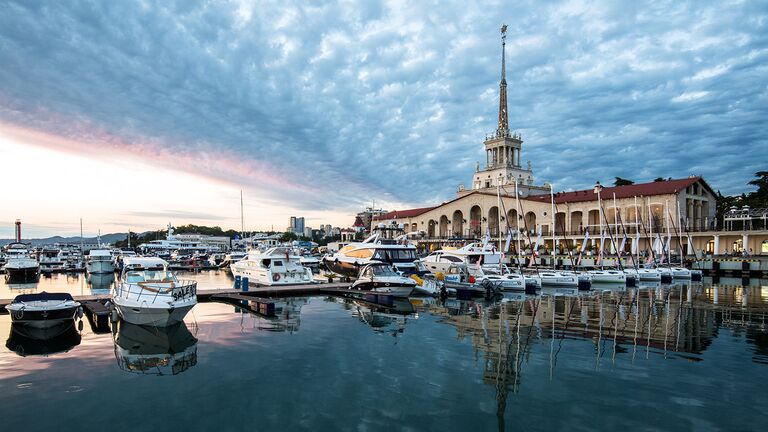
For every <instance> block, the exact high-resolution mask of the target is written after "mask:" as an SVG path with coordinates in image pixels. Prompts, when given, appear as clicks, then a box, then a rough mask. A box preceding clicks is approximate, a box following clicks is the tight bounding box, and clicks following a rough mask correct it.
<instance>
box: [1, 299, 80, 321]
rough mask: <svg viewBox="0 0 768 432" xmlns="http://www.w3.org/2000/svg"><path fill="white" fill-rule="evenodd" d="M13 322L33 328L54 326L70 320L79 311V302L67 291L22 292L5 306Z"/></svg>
mask: <svg viewBox="0 0 768 432" xmlns="http://www.w3.org/2000/svg"><path fill="white" fill-rule="evenodd" d="M5 309H6V310H8V313H9V314H10V315H11V320H12V322H13V323H14V324H23V325H27V326H30V327H35V328H49V327H55V326H57V325H59V324H61V323H62V322H66V321H72V320H74V319H75V316H76V315H77V314H78V313H79V312H80V303H78V302H76V301H75V300H74V299H73V298H72V296H71V295H70V294H67V293H47V292H45V291H43V292H41V293H39V294H22V295H18V296H16V298H14V299H13V302H11V304H9V305H7V306H6V307H5Z"/></svg>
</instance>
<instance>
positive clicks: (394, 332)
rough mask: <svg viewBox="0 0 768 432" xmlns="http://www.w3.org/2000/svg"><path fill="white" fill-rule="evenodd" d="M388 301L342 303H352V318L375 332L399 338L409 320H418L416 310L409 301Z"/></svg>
mask: <svg viewBox="0 0 768 432" xmlns="http://www.w3.org/2000/svg"><path fill="white" fill-rule="evenodd" d="M387 300H388V301H387V302H385V303H378V302H375V301H366V300H364V299H355V300H348V299H344V300H342V301H344V302H350V303H351V305H352V307H351V308H350V311H351V313H352V316H354V317H356V318H357V319H359V320H360V322H362V323H365V324H366V325H368V326H370V327H371V329H372V330H373V331H374V332H376V333H380V334H387V335H390V336H393V337H397V336H398V335H399V334H401V333H403V331H405V326H406V324H408V319H409V318H410V319H416V318H418V317H417V316H416V315H415V313H416V309H414V307H413V305H412V304H411V302H410V301H409V300H408V299H401V298H389V299H387Z"/></svg>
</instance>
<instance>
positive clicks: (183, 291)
mask: <svg viewBox="0 0 768 432" xmlns="http://www.w3.org/2000/svg"><path fill="white" fill-rule="evenodd" d="M112 303H113V304H114V305H115V308H116V309H117V313H118V314H119V315H120V317H121V318H122V319H123V320H124V321H127V322H129V323H131V324H136V325H152V326H156V327H167V326H170V325H173V324H175V323H179V322H181V321H183V320H184V317H185V316H186V315H187V312H189V311H190V310H191V309H192V308H193V307H194V306H195V305H196V304H197V282H195V281H180V280H178V279H177V278H176V275H175V274H174V273H173V272H172V271H170V270H168V263H167V262H166V261H165V260H162V259H160V258H123V271H122V274H121V276H120V281H119V283H118V284H117V286H116V287H115V291H114V293H113V295H112Z"/></svg>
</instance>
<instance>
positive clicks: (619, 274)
mask: <svg viewBox="0 0 768 432" xmlns="http://www.w3.org/2000/svg"><path fill="white" fill-rule="evenodd" d="M587 274H589V276H590V277H591V278H592V282H593V283H615V284H619V283H624V284H626V283H627V275H626V273H624V272H623V271H621V270H616V269H601V270H590V271H588V272H587Z"/></svg>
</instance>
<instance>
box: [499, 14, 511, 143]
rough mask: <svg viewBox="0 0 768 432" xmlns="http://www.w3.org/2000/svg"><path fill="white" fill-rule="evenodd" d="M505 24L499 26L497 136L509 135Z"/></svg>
mask: <svg viewBox="0 0 768 432" xmlns="http://www.w3.org/2000/svg"><path fill="white" fill-rule="evenodd" d="M506 44H507V25H506V24H504V25H502V26H501V81H500V82H499V127H498V129H496V136H497V137H506V136H509V117H508V115H507V69H506Z"/></svg>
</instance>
